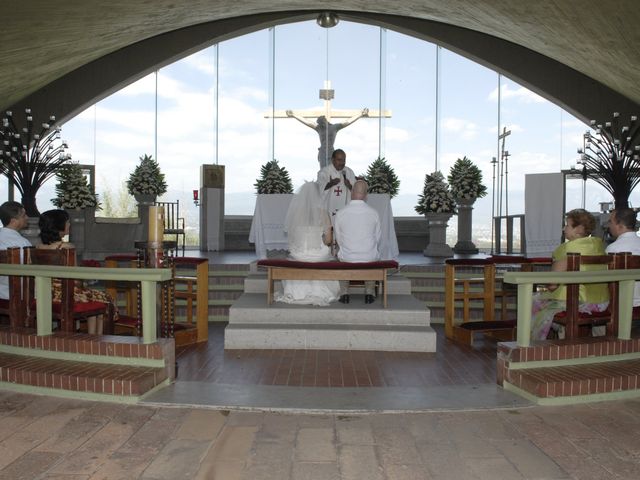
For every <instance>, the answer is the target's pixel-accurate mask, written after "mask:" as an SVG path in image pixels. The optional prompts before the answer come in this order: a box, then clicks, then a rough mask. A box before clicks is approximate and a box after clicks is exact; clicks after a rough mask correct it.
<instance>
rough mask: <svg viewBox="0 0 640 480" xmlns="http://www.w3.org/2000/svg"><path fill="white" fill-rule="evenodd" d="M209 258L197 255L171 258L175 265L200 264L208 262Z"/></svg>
mask: <svg viewBox="0 0 640 480" xmlns="http://www.w3.org/2000/svg"><path fill="white" fill-rule="evenodd" d="M208 261H209V260H208V259H206V258H198V257H175V258H174V259H173V263H174V265H176V266H180V265H200V264H201V263H204V262H208Z"/></svg>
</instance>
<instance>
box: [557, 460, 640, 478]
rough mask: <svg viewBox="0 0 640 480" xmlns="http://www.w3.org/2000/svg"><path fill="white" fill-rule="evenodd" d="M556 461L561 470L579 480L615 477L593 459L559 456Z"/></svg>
mask: <svg viewBox="0 0 640 480" xmlns="http://www.w3.org/2000/svg"><path fill="white" fill-rule="evenodd" d="M555 461H556V462H557V463H558V465H559V466H560V468H562V469H563V470H565V471H566V472H568V473H569V475H570V477H571V478H573V479H578V480H611V479H612V478H615V476H614V475H613V474H612V473H611V472H609V471H607V470H605V469H604V468H602V467H601V466H600V465H598V463H597V462H595V461H594V460H593V459H591V458H587V457H584V456H583V457H574V456H569V457H565V456H558V457H555ZM636 478H637V477H636Z"/></svg>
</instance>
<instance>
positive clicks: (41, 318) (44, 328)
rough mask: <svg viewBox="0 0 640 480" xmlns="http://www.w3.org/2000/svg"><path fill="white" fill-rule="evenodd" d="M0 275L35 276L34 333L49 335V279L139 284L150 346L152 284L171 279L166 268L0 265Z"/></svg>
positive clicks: (153, 318) (154, 329)
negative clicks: (35, 317) (35, 328)
mask: <svg viewBox="0 0 640 480" xmlns="http://www.w3.org/2000/svg"><path fill="white" fill-rule="evenodd" d="M0 275H17V276H25V277H35V278H34V280H35V295H36V315H37V318H38V322H37V334H38V335H51V332H52V331H53V329H52V314H51V303H52V302H51V279H52V278H73V279H78V280H115V281H118V280H119V281H129V282H140V284H141V287H142V288H141V298H140V300H141V306H142V341H143V342H144V343H153V342H155V341H156V339H157V326H156V315H155V310H156V284H157V283H158V282H163V281H167V280H171V275H172V273H171V269H170V268H102V267H62V266H52V265H8V264H0Z"/></svg>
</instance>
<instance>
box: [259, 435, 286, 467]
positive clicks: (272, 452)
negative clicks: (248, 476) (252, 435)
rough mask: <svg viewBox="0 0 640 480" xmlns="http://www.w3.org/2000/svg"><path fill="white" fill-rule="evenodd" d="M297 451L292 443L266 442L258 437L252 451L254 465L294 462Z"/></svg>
mask: <svg viewBox="0 0 640 480" xmlns="http://www.w3.org/2000/svg"><path fill="white" fill-rule="evenodd" d="M294 454H295V449H294V448H293V441H292V442H278V441H264V440H260V439H259V437H258V436H256V441H255V442H254V444H253V449H252V451H251V462H252V463H277V462H287V463H291V462H293V459H294Z"/></svg>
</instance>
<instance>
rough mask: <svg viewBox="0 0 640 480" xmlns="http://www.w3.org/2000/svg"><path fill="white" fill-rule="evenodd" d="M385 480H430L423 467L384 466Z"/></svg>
mask: <svg viewBox="0 0 640 480" xmlns="http://www.w3.org/2000/svg"><path fill="white" fill-rule="evenodd" d="M384 472H385V474H386V476H387V480H430V479H431V478H432V477H431V474H429V470H428V469H427V467H425V466H424V465H420V464H413V465H402V464H400V465H398V464H393V465H385V467H384Z"/></svg>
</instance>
